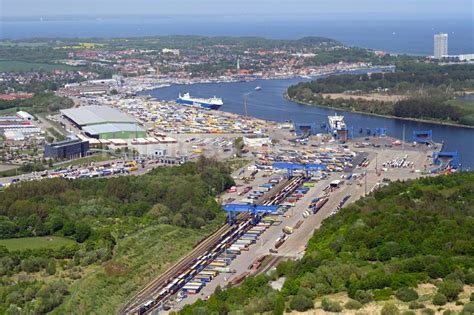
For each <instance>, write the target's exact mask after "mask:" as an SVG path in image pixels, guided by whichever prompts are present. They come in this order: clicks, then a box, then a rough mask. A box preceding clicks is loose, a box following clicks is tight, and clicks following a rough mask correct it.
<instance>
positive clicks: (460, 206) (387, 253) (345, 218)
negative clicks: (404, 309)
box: [181, 173, 474, 314]
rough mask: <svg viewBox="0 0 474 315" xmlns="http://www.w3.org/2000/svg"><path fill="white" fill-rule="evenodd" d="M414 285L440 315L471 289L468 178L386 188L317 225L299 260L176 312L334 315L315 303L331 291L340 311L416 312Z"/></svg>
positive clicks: (473, 187) (473, 195) (473, 191)
mask: <svg viewBox="0 0 474 315" xmlns="http://www.w3.org/2000/svg"><path fill="white" fill-rule="evenodd" d="M280 277H285V279H286V280H285V283H284V285H283V288H282V289H281V291H276V290H273V289H272V288H271V286H270V285H269V283H270V281H271V280H275V279H278V278H280ZM421 284H426V285H434V286H435V289H434V292H436V294H432V296H431V295H430V296H425V297H424V299H425V300H426V299H430V301H432V302H436V303H434V304H435V305H436V304H437V305H439V308H440V310H442V309H443V306H442V305H445V303H446V302H450V301H453V302H454V301H456V300H457V299H458V298H459V294H460V293H461V292H462V291H463V289H465V288H466V287H468V288H469V287H470V288H471V289H472V285H473V284H474V173H462V174H456V175H453V176H449V177H446V176H440V177H435V178H424V179H420V180H416V181H410V182H404V183H402V182H395V183H392V184H391V185H390V186H388V187H385V188H382V189H380V190H378V191H377V192H375V193H373V194H371V195H370V196H368V197H366V198H363V199H361V200H359V201H358V202H356V203H355V204H352V205H350V206H348V207H346V208H345V209H343V210H341V211H340V212H339V213H338V214H337V215H335V216H333V217H331V218H329V219H327V220H325V221H324V223H323V225H322V227H321V228H320V229H319V230H317V231H316V232H315V234H314V236H313V237H312V238H311V240H310V242H309V243H308V247H307V251H306V253H305V255H304V257H303V258H302V259H301V260H300V261H288V262H285V263H282V264H280V265H279V266H278V267H277V270H276V271H275V272H274V273H273V274H271V275H260V276H257V277H252V278H249V279H247V280H246V281H244V283H243V284H242V285H241V286H239V287H236V288H229V289H227V290H220V289H218V290H217V292H216V293H215V294H213V295H212V296H211V297H210V298H209V299H208V301H198V302H197V303H195V304H194V305H192V306H187V307H185V308H184V309H183V310H182V311H181V313H182V314H205V313H219V314H225V313H228V312H230V311H235V310H243V311H244V314H252V313H261V312H272V313H273V314H282V313H283V312H284V311H285V310H286V311H290V310H297V311H306V310H309V309H313V308H315V306H316V305H317V307H318V308H322V309H323V310H325V311H329V310H333V311H342V310H343V306H342V305H341V304H339V303H337V302H335V301H332V300H328V299H323V303H319V302H318V303H317V304H315V301H316V300H319V301H321V298H322V297H327V296H328V295H332V294H335V293H339V292H343V293H344V295H345V296H349V297H350V298H351V301H350V303H349V305H348V304H346V305H344V307H345V310H347V309H350V308H360V307H362V305H363V304H366V303H370V302H372V301H374V300H375V301H383V300H389V299H392V300H393V299H394V298H395V297H396V299H397V301H403V302H405V303H410V306H411V308H416V307H419V308H423V307H424V306H423V305H421V304H422V303H421V302H422V300H421V297H419V296H418V294H417V293H416V292H415V291H414V290H413V289H412V288H417V287H419V286H420V285H421ZM463 287H464V288H463ZM471 291H472V290H471ZM341 294H342V293H341ZM463 298H465V297H463ZM471 298H472V297H471ZM466 302H467V301H465V300H464V301H463V303H466ZM417 303H418V305H417ZM430 303H431V302H430ZM321 304H322V305H321ZM411 304H412V305H411ZM457 304H460V302H458V303H457ZM392 306H394V305H392V304H388V305H387V306H384V308H388V309H390V308H392ZM472 306H473V305H471V304H469V303H468V304H465V305H464V306H463V307H464V308H466V311H467V309H469V308H470V307H472ZM321 311H322V310H321ZM426 312H429V311H426ZM441 313H442V312H441ZM387 314H389V313H387ZM390 314H392V313H390ZM466 314H467V313H466Z"/></svg>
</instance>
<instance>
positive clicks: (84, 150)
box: [44, 138, 89, 160]
mask: <svg viewBox="0 0 474 315" xmlns="http://www.w3.org/2000/svg"><path fill="white" fill-rule="evenodd" d="M88 152H89V141H86V140H81V139H77V138H71V139H67V140H64V141H59V142H53V143H51V144H46V145H45V146H44V156H45V157H47V158H53V159H61V160H62V159H66V160H69V159H75V158H80V157H84V156H86V155H87V154H88Z"/></svg>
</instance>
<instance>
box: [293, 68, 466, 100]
mask: <svg viewBox="0 0 474 315" xmlns="http://www.w3.org/2000/svg"><path fill="white" fill-rule="evenodd" d="M421 87H424V88H427V87H438V88H439V87H445V89H447V88H448V89H452V90H455V91H460V90H462V89H464V88H468V89H472V88H474V65H451V66H438V65H434V64H415V63H405V64H399V65H398V66H397V71H396V72H393V73H392V72H384V73H371V74H345V75H334V76H329V77H326V78H323V79H319V80H316V81H311V82H307V83H300V84H298V85H296V86H292V87H290V88H289V89H288V94H289V95H292V94H294V93H295V92H296V90H298V89H300V88H309V89H310V90H311V91H312V92H313V93H343V92H345V91H361V92H366V93H367V92H373V91H375V90H377V89H388V90H389V93H392V94H397V93H404V92H407V91H410V90H418V89H420V88H421Z"/></svg>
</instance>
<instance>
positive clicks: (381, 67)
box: [130, 65, 394, 96]
mask: <svg viewBox="0 0 474 315" xmlns="http://www.w3.org/2000/svg"><path fill="white" fill-rule="evenodd" d="M393 67H394V66H393V65H376V66H373V65H372V66H370V67H354V68H350V69H342V70H333V71H327V72H321V73H317V74H312V75H308V76H304V75H301V74H296V75H285V76H273V77H249V78H247V79H245V80H242V79H233V78H229V79H217V80H212V79H211V80H201V81H186V80H183V79H170V80H169V81H163V82H161V83H159V84H158V85H157V86H149V87H143V88H138V89H131V90H130V91H131V92H133V93H137V94H138V93H141V94H142V95H141V96H143V93H146V92H147V91H153V90H158V89H161V88H165V87H169V86H172V85H194V84H223V83H238V82H253V81H258V80H263V81H267V80H291V79H298V78H299V79H301V80H317V79H319V78H322V77H325V76H330V75H338V74H346V73H352V72H358V71H367V72H370V71H371V70H372V71H375V72H383V70H385V69H392V68H393ZM180 80H182V81H180Z"/></svg>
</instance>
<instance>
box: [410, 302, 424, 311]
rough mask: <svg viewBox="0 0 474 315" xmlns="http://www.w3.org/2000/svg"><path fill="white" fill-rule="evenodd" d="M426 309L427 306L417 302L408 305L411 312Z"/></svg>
mask: <svg viewBox="0 0 474 315" xmlns="http://www.w3.org/2000/svg"><path fill="white" fill-rule="evenodd" d="M424 307H425V305H424V304H423V303H420V302H416V301H413V302H410V304H408V308H409V309H411V310H417V309H420V308H424Z"/></svg>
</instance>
